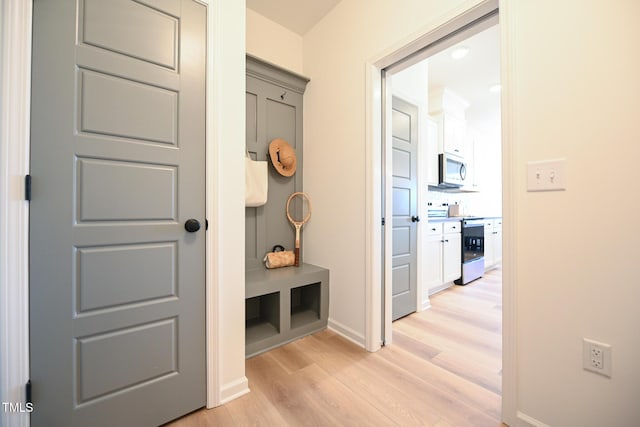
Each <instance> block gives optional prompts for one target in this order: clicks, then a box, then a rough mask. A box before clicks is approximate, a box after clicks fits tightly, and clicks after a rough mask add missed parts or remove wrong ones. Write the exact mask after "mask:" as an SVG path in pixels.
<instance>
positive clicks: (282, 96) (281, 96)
mask: <svg viewBox="0 0 640 427" xmlns="http://www.w3.org/2000/svg"><path fill="white" fill-rule="evenodd" d="M286 94H287V91H284V92H282V95H280V99H281V100H283V101H284V96H285V95H286Z"/></svg>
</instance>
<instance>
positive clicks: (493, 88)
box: [489, 83, 502, 92]
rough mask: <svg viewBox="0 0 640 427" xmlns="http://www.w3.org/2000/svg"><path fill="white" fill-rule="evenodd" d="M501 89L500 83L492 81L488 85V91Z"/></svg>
mask: <svg viewBox="0 0 640 427" xmlns="http://www.w3.org/2000/svg"><path fill="white" fill-rule="evenodd" d="M501 89H502V86H500V83H494V84H492V85H490V86H489V92H500V90H501Z"/></svg>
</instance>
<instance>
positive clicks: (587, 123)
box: [505, 0, 640, 427]
mask: <svg viewBox="0 0 640 427" xmlns="http://www.w3.org/2000/svg"><path fill="white" fill-rule="evenodd" d="M508 10H509V15H508V16H507V20H508V22H509V32H510V38H511V40H512V45H511V46H510V48H509V50H508V52H507V55H508V56H509V57H510V58H511V60H512V66H513V73H512V75H513V77H514V81H513V85H514V86H513V90H514V91H515V92H514V96H513V98H512V100H513V105H512V111H513V112H514V114H515V116H514V121H513V125H514V131H515V140H514V141H512V144H514V147H513V148H514V149H515V150H516V152H515V159H514V165H513V167H514V173H513V179H514V180H515V181H514V183H513V185H514V188H515V190H514V194H513V196H514V200H512V201H511V202H512V203H514V204H515V208H516V209H517V223H516V224H515V229H516V231H517V241H516V242H515V247H514V251H513V252H512V253H511V254H510V255H512V256H516V257H517V258H516V265H515V268H516V277H517V298H518V313H517V336H518V368H517V372H518V376H517V381H518V392H519V393H518V399H519V402H518V406H519V409H520V411H522V412H523V413H525V414H527V415H529V416H531V417H533V418H535V419H537V420H539V421H541V422H544V423H546V424H548V425H552V426H583V427H584V426H594V427H595V426H604V425H610V426H613V425H617V426H623V425H624V426H631V425H639V423H640V405H638V402H639V399H640V366H639V365H638V361H639V360H640V339H639V338H640V333H639V332H638V325H640V310H639V309H638V304H639V302H640V282H639V281H638V272H637V263H638V259H640V245H638V243H637V241H638V236H640V222H638V221H637V218H636V217H637V215H636V212H638V210H640V192H639V191H638V190H637V188H636V187H637V183H638V182H640V168H639V167H638V160H639V159H640V143H639V141H640V120H638V100H639V99H640V79H639V78H638V76H640V49H639V48H638V40H640V26H638V22H637V20H638V17H640V2H638V1H635V0H615V1H607V2H603V1H586V2H585V1H582V0H565V1H561V2H558V1H554V0H545V1H536V2H524V1H522V2H510V3H509V5H508ZM553 158H566V159H567V185H568V189H567V191H564V192H550V193H527V192H526V191H525V181H524V179H525V176H526V172H525V167H526V162H528V161H533V160H542V159H553ZM622 206H623V207H624V210H623V211H622V212H623V214H622V215H619V214H618V211H617V210H616V207H622ZM626 213H629V214H626ZM505 255H506V254H505ZM583 337H589V338H593V339H596V340H598V341H603V342H605V343H609V344H611V345H612V346H613V377H612V378H611V379H607V378H605V377H601V376H598V375H594V374H591V373H589V372H587V371H584V370H582V368H581V355H582V353H581V352H582V347H581V345H582V344H581V341H582V338H583Z"/></svg>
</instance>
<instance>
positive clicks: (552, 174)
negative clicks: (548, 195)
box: [527, 159, 566, 191]
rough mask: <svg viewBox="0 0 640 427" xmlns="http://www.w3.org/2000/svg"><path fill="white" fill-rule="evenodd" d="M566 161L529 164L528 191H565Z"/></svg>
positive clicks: (545, 161) (558, 160)
mask: <svg viewBox="0 0 640 427" xmlns="http://www.w3.org/2000/svg"><path fill="white" fill-rule="evenodd" d="M564 170H565V160H564V159H557V160H543V161H540V162H528V163H527V191H558V190H565V189H566V185H565V173H564Z"/></svg>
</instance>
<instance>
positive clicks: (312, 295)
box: [245, 263, 329, 358]
mask: <svg viewBox="0 0 640 427" xmlns="http://www.w3.org/2000/svg"><path fill="white" fill-rule="evenodd" d="M245 283H246V295H245V298H246V299H245V304H246V306H245V319H246V332H245V344H246V347H245V354H246V357H247V358H249V357H252V356H255V355H257V354H260V353H262V352H265V351H267V350H270V349H272V348H275V347H278V346H281V345H283V344H286V343H288V342H290V341H293V340H295V339H297V338H300V337H303V336H305V335H309V334H312V333H314V332H317V331H320V330H322V329H324V328H326V327H327V319H328V316H329V270H327V269H326V268H322V267H318V266H316V265H312V264H305V263H302V264H300V267H284V268H276V269H272V270H267V269H265V268H258V269H253V270H247V272H246V276H245Z"/></svg>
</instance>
